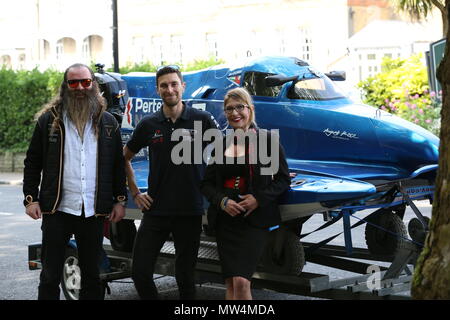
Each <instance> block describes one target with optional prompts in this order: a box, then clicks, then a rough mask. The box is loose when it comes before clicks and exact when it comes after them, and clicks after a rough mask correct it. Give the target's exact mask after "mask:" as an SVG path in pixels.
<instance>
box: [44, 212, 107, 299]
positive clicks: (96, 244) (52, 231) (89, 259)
mask: <svg viewBox="0 0 450 320" xmlns="http://www.w3.org/2000/svg"><path fill="white" fill-rule="evenodd" d="M103 222H104V218H103V217H94V216H93V217H89V218H85V217H84V215H82V216H80V217H78V216H74V215H72V214H68V213H64V212H56V213H54V214H44V215H42V227H41V229H42V254H41V260H42V271H41V275H40V283H39V295H38V299H39V300H58V299H59V296H60V289H59V284H60V282H61V278H62V272H63V267H64V258H65V252H66V248H67V245H68V242H69V240H70V237H71V235H72V234H74V235H75V240H76V243H77V249H78V262H79V264H78V265H79V267H80V270H81V283H80V289H81V290H80V296H79V298H80V300H97V299H103V296H102V292H103V291H102V287H101V285H102V284H101V282H100V270H99V260H100V254H101V250H102V243H103Z"/></svg>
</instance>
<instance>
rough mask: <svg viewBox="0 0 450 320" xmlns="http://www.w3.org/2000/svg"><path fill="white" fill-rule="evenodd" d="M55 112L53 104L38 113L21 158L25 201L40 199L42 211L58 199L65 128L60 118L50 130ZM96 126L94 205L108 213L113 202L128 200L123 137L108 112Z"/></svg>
mask: <svg viewBox="0 0 450 320" xmlns="http://www.w3.org/2000/svg"><path fill="white" fill-rule="evenodd" d="M56 115H57V111H56V109H55V108H52V109H51V110H50V111H48V112H46V113H44V114H43V115H41V116H40V117H39V119H38V121H37V124H36V127H35V129H34V133H33V137H32V139H31V143H30V146H29V148H28V151H27V154H26V158H25V160H24V164H25V168H24V179H23V193H24V196H25V200H24V205H25V206H26V205H27V204H29V203H32V202H39V205H40V207H41V211H42V212H43V213H54V212H55V211H56V209H57V208H58V206H59V203H60V202H61V192H62V188H61V187H62V181H63V172H64V170H63V166H64V137H65V128H64V123H63V121H62V120H59V121H58V125H57V126H56V129H55V130H54V132H51V129H52V123H53V120H54V119H55V117H56ZM59 118H60V119H61V117H59ZM98 126H99V132H98V141H97V177H96V179H97V183H96V195H95V205H94V208H95V214H96V215H109V214H110V213H111V211H112V207H113V204H114V203H115V202H119V201H125V200H127V189H126V175H125V165H124V158H123V151H122V139H121V135H120V126H119V124H118V123H117V121H116V119H115V118H114V116H113V115H111V114H109V113H108V112H104V113H103V114H102V116H101V118H100V121H99V124H98ZM41 178H42V179H41Z"/></svg>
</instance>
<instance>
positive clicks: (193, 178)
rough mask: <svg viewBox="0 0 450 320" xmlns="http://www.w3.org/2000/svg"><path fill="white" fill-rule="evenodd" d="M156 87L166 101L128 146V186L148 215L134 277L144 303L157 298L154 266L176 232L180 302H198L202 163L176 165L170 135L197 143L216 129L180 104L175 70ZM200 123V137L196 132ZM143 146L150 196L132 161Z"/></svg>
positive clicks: (162, 72) (205, 116)
mask: <svg viewBox="0 0 450 320" xmlns="http://www.w3.org/2000/svg"><path fill="white" fill-rule="evenodd" d="M156 86H157V92H158V94H159V95H160V96H161V99H162V101H163V106H162V108H161V109H160V110H159V111H158V112H156V113H154V114H152V115H149V116H146V117H144V118H143V119H142V120H141V121H140V122H139V123H138V125H137V126H136V128H135V130H134V132H133V135H132V137H131V139H130V140H129V141H128V143H127V144H126V146H125V147H124V156H125V164H126V171H127V178H128V187H129V189H130V192H131V194H132V196H133V198H134V200H135V203H136V205H137V206H138V207H139V208H140V209H142V210H143V212H144V217H143V219H142V221H141V225H140V227H139V230H138V233H137V236H136V241H135V245H134V251H133V269H132V278H133V281H134V285H135V287H136V290H137V292H138V294H139V296H140V298H141V299H157V298H158V291H157V289H156V286H155V283H154V281H153V272H154V267H155V263H156V259H157V257H158V254H159V252H160V250H161V248H162V246H163V245H164V242H165V241H166V240H167V238H168V236H169V234H170V233H172V236H173V239H174V244H175V250H176V261H175V278H176V281H177V284H178V289H179V293H180V299H183V300H184V299H195V282H194V269H195V264H196V262H197V254H198V248H199V244H200V233H201V229H202V214H203V198H202V195H201V193H200V189H199V185H200V181H201V179H202V177H203V171H204V164H202V163H200V164H195V163H194V162H193V161H191V162H190V163H181V164H176V163H178V162H177V161H176V162H175V163H174V161H173V159H172V158H171V155H172V149H173V148H174V146H176V145H177V144H178V143H179V141H171V136H172V133H173V132H180V130H182V131H181V132H182V133H185V134H186V137H182V138H183V139H185V138H187V139H190V140H192V141H193V139H194V137H196V138H198V137H200V139H201V137H202V135H203V132H204V131H206V130H208V129H211V128H217V126H216V123H215V121H214V118H213V117H212V115H211V114H210V113H208V112H205V111H201V110H197V109H194V108H190V107H187V106H186V105H185V103H184V102H183V101H182V95H183V92H184V89H185V83H184V82H183V78H182V75H181V72H180V71H179V69H178V68H177V67H174V66H167V67H163V68H161V69H159V70H158V72H157V73H156ZM194 122H196V126H195V127H194ZM199 124H201V130H202V131H203V132H202V135H199V133H198V132H196V130H197V128H199ZM193 144H194V142H192V145H193ZM204 146H205V144H202V147H204ZM144 147H148V150H149V156H150V168H149V169H150V174H149V177H148V186H149V188H148V191H147V193H146V194H144V193H140V192H139V189H138V187H137V185H136V180H135V177H134V172H133V168H132V167H131V162H130V160H131V159H132V158H133V156H134V155H135V154H136V153H138V152H139V150H140V149H141V148H144ZM202 149H203V148H202ZM192 150H194V148H192ZM192 153H193V151H192ZM192 158H193V157H192Z"/></svg>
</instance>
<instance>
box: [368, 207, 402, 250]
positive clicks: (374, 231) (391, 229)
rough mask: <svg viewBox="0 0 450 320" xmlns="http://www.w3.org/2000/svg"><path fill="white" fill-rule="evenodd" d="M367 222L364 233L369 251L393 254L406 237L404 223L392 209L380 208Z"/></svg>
mask: <svg viewBox="0 0 450 320" xmlns="http://www.w3.org/2000/svg"><path fill="white" fill-rule="evenodd" d="M369 222H370V223H368V224H367V225H366V232H365V235H366V244H367V247H368V248H369V251H370V252H371V253H373V254H379V255H394V254H395V253H396V252H397V249H399V248H400V247H402V246H403V244H404V243H405V239H404V238H406V237H407V233H406V227H405V224H404V223H403V221H402V219H401V218H400V217H399V216H398V215H397V214H395V213H394V212H393V211H391V210H389V209H385V210H382V211H381V212H380V213H379V214H377V215H375V216H373V217H372V218H371V219H370V221H369ZM381 228H382V229H381ZM386 230H387V231H386Z"/></svg>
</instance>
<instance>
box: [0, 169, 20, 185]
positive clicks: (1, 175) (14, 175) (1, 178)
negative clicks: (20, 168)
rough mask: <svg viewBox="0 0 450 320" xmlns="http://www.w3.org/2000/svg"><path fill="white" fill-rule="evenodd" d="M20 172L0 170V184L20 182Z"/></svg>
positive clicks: (16, 183)
mask: <svg viewBox="0 0 450 320" xmlns="http://www.w3.org/2000/svg"><path fill="white" fill-rule="evenodd" d="M22 179H23V173H22V172H0V184H13V185H18V184H22Z"/></svg>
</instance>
